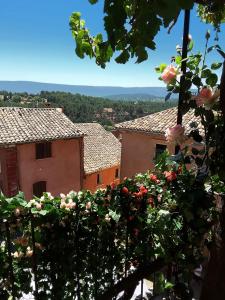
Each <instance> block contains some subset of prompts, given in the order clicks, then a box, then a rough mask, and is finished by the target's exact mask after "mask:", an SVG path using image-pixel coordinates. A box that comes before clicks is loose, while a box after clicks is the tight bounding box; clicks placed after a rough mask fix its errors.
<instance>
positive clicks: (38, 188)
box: [33, 181, 46, 197]
mask: <svg viewBox="0 0 225 300" xmlns="http://www.w3.org/2000/svg"><path fill="white" fill-rule="evenodd" d="M45 192H46V181H38V182H35V183H34V184H33V195H34V196H36V197H41V196H42V195H43V193H45Z"/></svg>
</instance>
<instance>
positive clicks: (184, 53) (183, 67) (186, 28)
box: [175, 9, 190, 154]
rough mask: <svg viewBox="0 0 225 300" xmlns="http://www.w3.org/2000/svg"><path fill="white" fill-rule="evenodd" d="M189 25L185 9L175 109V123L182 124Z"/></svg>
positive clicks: (177, 149)
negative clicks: (176, 107)
mask: <svg viewBox="0 0 225 300" xmlns="http://www.w3.org/2000/svg"><path fill="white" fill-rule="evenodd" d="M189 27H190V10H189V9H186V10H185V11H184V29H183V46H182V64H181V72H182V76H181V78H180V93H179V101H178V110H177V124H182V105H183V100H184V95H185V86H184V83H185V75H186V70H187V61H186V58H187V53H188V35H189ZM179 150H180V148H179V146H177V147H176V149H175V153H176V154H177V153H178V152H179Z"/></svg>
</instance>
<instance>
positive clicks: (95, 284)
mask: <svg viewBox="0 0 225 300" xmlns="http://www.w3.org/2000/svg"><path fill="white" fill-rule="evenodd" d="M93 234H95V238H94V244H95V257H96V258H97V260H98V231H97V226H96V227H95V226H93ZM94 276H95V278H94V299H97V296H98V279H97V276H98V264H97V262H96V266H95V271H94Z"/></svg>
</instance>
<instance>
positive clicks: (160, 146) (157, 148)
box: [155, 144, 167, 158]
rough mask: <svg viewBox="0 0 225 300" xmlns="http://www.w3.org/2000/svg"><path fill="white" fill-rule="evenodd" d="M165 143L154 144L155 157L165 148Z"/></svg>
mask: <svg viewBox="0 0 225 300" xmlns="http://www.w3.org/2000/svg"><path fill="white" fill-rule="evenodd" d="M166 148H167V147H166V145H161V144H156V146H155V158H157V157H158V156H159V155H160V154H162V153H163V152H164V151H165V150H166Z"/></svg>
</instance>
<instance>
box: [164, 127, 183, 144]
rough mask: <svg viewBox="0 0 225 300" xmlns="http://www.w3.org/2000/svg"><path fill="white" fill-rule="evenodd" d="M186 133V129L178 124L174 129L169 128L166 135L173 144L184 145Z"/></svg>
mask: <svg viewBox="0 0 225 300" xmlns="http://www.w3.org/2000/svg"><path fill="white" fill-rule="evenodd" d="M184 131H185V128H184V127H183V126H182V125H180V124H177V125H176V126H174V127H171V128H168V129H167V130H166V134H165V136H166V139H167V141H168V142H171V143H177V144H182V143H183V142H184V140H185V138H184Z"/></svg>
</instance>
